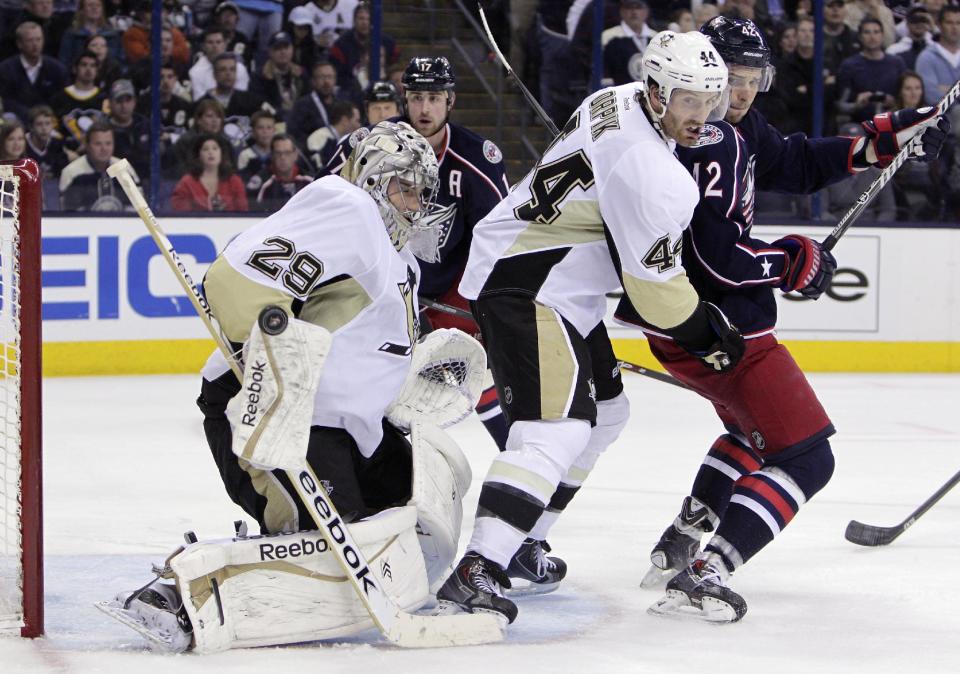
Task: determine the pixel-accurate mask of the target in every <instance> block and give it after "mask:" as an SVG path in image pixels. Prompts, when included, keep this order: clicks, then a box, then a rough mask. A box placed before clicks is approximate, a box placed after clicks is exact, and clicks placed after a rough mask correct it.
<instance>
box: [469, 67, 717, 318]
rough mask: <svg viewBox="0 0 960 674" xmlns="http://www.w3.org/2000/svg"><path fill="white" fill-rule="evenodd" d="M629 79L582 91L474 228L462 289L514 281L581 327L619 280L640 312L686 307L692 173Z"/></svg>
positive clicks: (472, 291) (518, 289)
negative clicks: (530, 164)
mask: <svg viewBox="0 0 960 674" xmlns="http://www.w3.org/2000/svg"><path fill="white" fill-rule="evenodd" d="M639 91H640V89H639V85H638V84H636V83H631V84H625V85H622V86H619V87H611V88H608V89H604V90H602V91H599V92H597V93H596V94H594V95H592V96H589V97H588V98H586V99H585V100H584V101H583V103H581V104H580V107H579V108H578V109H577V110H576V112H575V113H574V114H573V115H572V116H571V118H570V121H568V122H567V125H566V126H565V127H564V128H563V131H562V132H561V133H560V135H559V136H558V137H557V138H556V139H555V140H554V141H553V143H552V144H551V145H550V147H549V148H547V151H546V152H545V153H544V155H543V157H542V158H541V159H540V161H539V162H538V163H537V165H536V166H535V167H534V169H533V170H532V171H531V172H530V173H529V174H527V176H526V177H525V178H524V179H523V180H522V181H520V182H519V183H518V184H517V185H515V186H514V187H513V189H512V190H511V192H510V194H509V195H508V196H507V198H506V199H504V200H503V201H501V202H500V203H499V204H498V205H497V206H496V207H495V208H494V209H493V210H492V211H491V212H490V213H489V214H488V215H487V217H485V218H484V219H483V220H482V221H481V222H480V223H479V224H478V225H477V226H476V229H475V230H474V233H473V243H472V245H471V247H470V258H469V260H468V262H467V267H466V271H465V272H464V275H463V279H462V281H461V283H460V294H462V295H463V296H464V297H467V298H469V299H476V298H477V297H479V296H481V295H492V294H497V293H522V294H528V295H530V296H532V297H535V298H536V300H537V301H538V302H540V303H542V304H545V305H547V306H549V307H552V308H554V309H556V310H558V311H559V312H560V313H561V314H562V315H563V316H564V317H565V318H566V319H567V320H569V321H570V322H571V323H572V324H573V325H574V326H575V327H576V328H577V330H578V331H579V332H580V333H581V334H582V335H584V336H586V335H587V334H588V333H589V332H590V330H592V329H593V328H594V327H595V326H596V325H597V323H599V322H600V321H601V320H602V319H603V316H604V313H605V311H606V300H605V294H606V293H608V292H611V291H615V290H617V289H619V288H620V286H621V285H622V286H623V288H624V289H625V290H626V292H627V293H628V294H629V296H630V299H631V300H632V302H633V305H634V306H635V307H636V308H637V310H638V311H639V312H640V314H641V315H642V316H643V317H644V318H645V319H646V320H647V321H648V322H650V323H652V324H653V325H656V326H658V327H663V328H670V327H674V326H676V325H679V324H680V323H682V322H683V321H684V320H686V319H687V318H688V317H689V316H690V315H691V314H692V313H693V310H694V309H695V308H696V305H697V302H698V298H697V294H696V292H695V291H694V290H693V288H692V287H691V286H690V284H689V282H688V281H687V277H686V274H685V273H684V271H683V268H682V267H681V265H680V247H681V242H682V234H683V230H684V229H685V228H686V227H687V225H688V224H689V223H690V218H691V216H692V215H693V210H694V208H695V207H696V205H697V201H698V200H699V192H698V190H697V186H696V183H695V182H694V181H693V178H691V177H690V174H689V173H688V172H687V171H686V169H684V167H683V166H682V165H681V164H680V162H679V161H677V159H676V157H675V156H674V154H673V147H674V144H673V143H672V142H671V143H670V144H669V145H668V144H667V143H665V142H664V140H663V138H662V137H661V136H660V135H659V134H658V133H657V131H656V130H655V129H654V128H653V126H652V125H651V123H650V121H649V120H648V118H647V116H646V114H645V113H644V111H643V109H642V104H641V102H640V101H639V99H638V97H637V94H638V92H639Z"/></svg>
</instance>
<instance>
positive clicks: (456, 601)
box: [436, 552, 517, 623]
mask: <svg viewBox="0 0 960 674" xmlns="http://www.w3.org/2000/svg"><path fill="white" fill-rule="evenodd" d="M509 587H510V578H509V577H508V576H507V574H506V572H504V570H503V569H501V568H500V567H499V566H497V565H496V564H494V563H493V562H491V561H490V560H489V559H487V558H486V557H483V556H481V555H478V554H477V553H475V552H469V553H467V554H466V555H464V557H463V559H461V560H460V563H459V564H457V566H456V568H454V570H453V573H452V574H451V575H450V577H449V578H447V581H446V582H445V583H444V584H443V586H442V587H441V588H440V591H439V592H437V603H438V604H439V608H438V609H437V613H436V614H437V615H453V614H457V613H464V612H466V613H481V612H482V613H492V614H494V615H496V616H499V617H502V618H504V619H505V620H506V621H507V622H508V623H512V622H513V621H514V620H516V618H517V605H516V604H514V603H513V602H512V601H510V600H509V599H507V598H506V597H504V596H503V590H502V589H501V588H509Z"/></svg>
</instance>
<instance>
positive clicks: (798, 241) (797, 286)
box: [773, 234, 837, 300]
mask: <svg viewBox="0 0 960 674" xmlns="http://www.w3.org/2000/svg"><path fill="white" fill-rule="evenodd" d="M773 245H774V246H776V247H777V248H781V249H783V250H784V251H786V253H787V256H788V257H789V258H790V266H788V267H787V269H786V271H785V272H784V273H783V277H782V278H781V279H780V289H781V290H782V291H784V292H791V291H794V290H796V291H799V292H800V294H801V295H803V296H804V297H809V298H810V299H812V300H815V299H817V298H818V297H820V295H822V294H823V293H824V291H826V289H827V288H829V287H830V282H831V281H832V280H833V274H834V272H836V271H837V259H836V258H835V257H834V256H833V253H831V252H830V251H828V250H824V249H823V248H821V247H820V244H819V243H817V242H816V241H814V240H813V239H808V238H807V237H805V236H800V235H799V234H791V235H789V236H785V237H783V238H782V239H777V240H776V241H774V242H773Z"/></svg>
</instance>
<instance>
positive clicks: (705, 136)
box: [696, 124, 723, 147]
mask: <svg viewBox="0 0 960 674" xmlns="http://www.w3.org/2000/svg"><path fill="white" fill-rule="evenodd" d="M722 140H723V130H722V129H721V128H720V127H718V126H714V125H713V124H704V125H703V129H701V131H700V139H699V140H697V145H696V147H703V146H704V145H716V144H717V143H719V142H720V141H722Z"/></svg>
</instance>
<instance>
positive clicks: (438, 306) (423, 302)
mask: <svg viewBox="0 0 960 674" xmlns="http://www.w3.org/2000/svg"><path fill="white" fill-rule="evenodd" d="M418 302H420V306H421V307H426V308H427V309H433V310H434V311H439V312H440V313H444V314H450V315H451V316H456V317H457V318H465V319H467V320H469V321H472V320H474V318H473V314H471V313H470V312H469V311H465V310H463V309H461V308H460V307H452V306H450V305H449V304H443V303H442V302H437V301H434V300H431V299H430V298H427V297H421V298H419V300H418ZM617 363H618V364H619V365H620V369H621V370H626V371H627V372H633V373H634V374H639V375H643V376H644V377H650V379H656V380H657V381H662V382H663V383H665V384H673V385H674V386H677V387H679V388H683V389H689V388H690V387H689V386H687V385H686V384H684V383H683V382H682V381H680V380H679V379H674V378H673V377H671V376H670V375H668V374H667V373H665V372H658V371H657V370H648V369H647V368H645V367H643V366H642V365H637V364H636V363H631V362H629V361H626V360H618V361H617Z"/></svg>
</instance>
